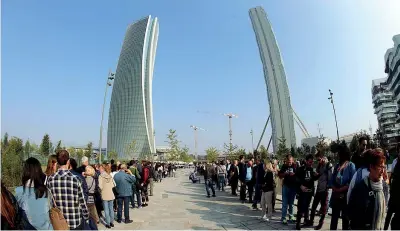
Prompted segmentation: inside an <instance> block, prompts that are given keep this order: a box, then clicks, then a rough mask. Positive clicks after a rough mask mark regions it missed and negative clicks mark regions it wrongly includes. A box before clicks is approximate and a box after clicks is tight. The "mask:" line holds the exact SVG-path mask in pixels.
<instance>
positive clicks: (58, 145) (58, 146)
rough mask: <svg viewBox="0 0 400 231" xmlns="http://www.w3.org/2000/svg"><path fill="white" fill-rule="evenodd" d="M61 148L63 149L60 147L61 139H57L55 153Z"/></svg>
mask: <svg viewBox="0 0 400 231" xmlns="http://www.w3.org/2000/svg"><path fill="white" fill-rule="evenodd" d="M62 149H63V148H62V144H61V140H59V141H58V142H57V146H56V150H55V153H57V152H58V151H60V150H62Z"/></svg>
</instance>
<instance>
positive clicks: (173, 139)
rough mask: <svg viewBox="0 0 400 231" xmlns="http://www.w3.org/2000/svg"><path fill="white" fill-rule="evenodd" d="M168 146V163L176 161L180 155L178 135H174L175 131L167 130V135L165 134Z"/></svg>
mask: <svg viewBox="0 0 400 231" xmlns="http://www.w3.org/2000/svg"><path fill="white" fill-rule="evenodd" d="M167 139H168V141H167V142H168V144H169V147H170V148H171V150H170V152H169V153H168V160H169V161H178V160H179V158H180V156H181V153H180V150H179V141H178V135H177V134H176V130H173V129H169V133H168V134H167Z"/></svg>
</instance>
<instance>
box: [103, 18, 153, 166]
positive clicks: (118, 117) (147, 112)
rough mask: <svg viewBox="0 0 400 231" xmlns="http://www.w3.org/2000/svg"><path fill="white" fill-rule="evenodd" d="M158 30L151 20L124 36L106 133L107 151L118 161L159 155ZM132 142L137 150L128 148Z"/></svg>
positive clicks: (140, 24) (137, 25)
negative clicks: (154, 91) (156, 97)
mask: <svg viewBox="0 0 400 231" xmlns="http://www.w3.org/2000/svg"><path fill="white" fill-rule="evenodd" d="M158 28H159V26H158V19H157V18H153V17H151V16H148V17H145V18H143V19H140V20H138V21H136V22H134V23H132V24H131V25H129V26H128V29H127V31H126V34H125V39H124V43H123V45H122V50H121V54H120V56H119V61H118V66H117V70H116V73H115V80H114V87H113V90H112V95H111V104H110V113H109V118H108V132H107V150H108V151H115V152H117V153H118V157H119V158H123V159H133V158H139V157H143V156H147V155H150V154H155V153H156V148H155V140H154V139H155V138H154V128H153V105H152V81H153V70H154V61H155V56H156V49H157V41H158ZM133 142H135V144H136V145H135V148H128V147H129V146H130V144H132V143H133ZM131 147H132V145H131ZM128 150H129V151H128ZM132 150H134V152H133V153H132V152H131V151H132Z"/></svg>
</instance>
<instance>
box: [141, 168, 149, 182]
mask: <svg viewBox="0 0 400 231" xmlns="http://www.w3.org/2000/svg"><path fill="white" fill-rule="evenodd" d="M149 176H150V170H149V168H148V167H145V168H144V169H143V183H147V182H148V181H149Z"/></svg>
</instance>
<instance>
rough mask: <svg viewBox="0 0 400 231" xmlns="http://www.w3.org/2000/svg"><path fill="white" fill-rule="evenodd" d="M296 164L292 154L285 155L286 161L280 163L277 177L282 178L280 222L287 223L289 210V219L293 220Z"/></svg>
mask: <svg viewBox="0 0 400 231" xmlns="http://www.w3.org/2000/svg"><path fill="white" fill-rule="evenodd" d="M296 167H297V166H296V165H295V164H294V160H293V156H292V155H287V156H286V163H285V164H283V165H282V168H281V170H280V171H279V174H278V175H279V178H281V179H283V185H282V224H284V225H286V224H287V219H286V215H287V212H288V210H289V221H291V222H294V221H295V218H294V215H293V203H294V199H295V197H296V190H297V180H296V176H295V172H296Z"/></svg>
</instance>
